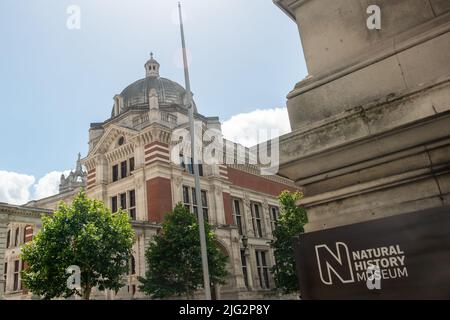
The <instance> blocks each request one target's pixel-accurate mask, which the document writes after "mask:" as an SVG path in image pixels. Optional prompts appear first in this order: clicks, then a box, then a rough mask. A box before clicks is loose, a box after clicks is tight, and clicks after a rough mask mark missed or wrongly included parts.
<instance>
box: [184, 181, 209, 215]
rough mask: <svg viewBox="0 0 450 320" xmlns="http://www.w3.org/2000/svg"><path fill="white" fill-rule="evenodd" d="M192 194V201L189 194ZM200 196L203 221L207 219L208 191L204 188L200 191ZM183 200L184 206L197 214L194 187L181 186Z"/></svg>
mask: <svg viewBox="0 0 450 320" xmlns="http://www.w3.org/2000/svg"><path fill="white" fill-rule="evenodd" d="M190 195H192V202H191V201H190V200H191V199H190V198H189V196H190ZM201 197H202V211H203V219H205V221H209V217H208V193H207V192H206V191H205V190H202V191H201ZM183 201H184V206H185V207H186V208H187V209H188V210H189V211H190V212H193V213H194V214H195V215H197V214H198V210H197V197H196V194H195V188H191V187H187V186H183Z"/></svg>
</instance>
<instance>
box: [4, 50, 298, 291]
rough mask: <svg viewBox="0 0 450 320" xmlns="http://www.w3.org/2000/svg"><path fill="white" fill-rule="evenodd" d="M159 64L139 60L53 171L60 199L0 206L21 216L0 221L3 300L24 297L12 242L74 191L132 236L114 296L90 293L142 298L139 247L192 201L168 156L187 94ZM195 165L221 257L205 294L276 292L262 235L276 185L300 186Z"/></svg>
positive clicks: (189, 181)
mask: <svg viewBox="0 0 450 320" xmlns="http://www.w3.org/2000/svg"><path fill="white" fill-rule="evenodd" d="M159 69H160V65H159V63H158V62H157V61H156V60H155V59H153V56H152V57H151V59H150V60H149V61H147V63H146V64H145V75H146V76H145V78H143V79H141V80H138V81H136V82H134V83H133V84H131V85H130V86H128V87H127V88H125V89H124V90H123V92H122V93H121V94H119V95H116V96H115V97H114V106H113V108H112V112H111V117H110V118H109V119H107V120H106V121H104V122H101V123H93V124H91V127H90V130H89V151H88V154H87V156H86V157H85V158H84V159H80V157H79V158H78V161H77V164H76V170H75V171H74V172H71V173H70V175H69V176H68V177H64V176H62V177H61V184H60V193H59V194H58V195H55V196H52V197H49V198H46V199H41V200H37V201H33V202H30V203H28V204H27V205H25V206H21V207H20V206H9V205H3V204H2V205H0V220H1V219H2V217H3V218H4V217H8V215H7V214H4V213H6V212H14V214H15V215H16V216H18V217H21V218H20V219H14V218H10V220H11V221H13V222H11V223H5V224H4V225H7V230H6V234H7V239H6V240H5V242H6V246H5V247H6V251H5V263H4V266H3V267H4V270H5V279H6V283H5V297H6V298H10V299H20V298H32V295H31V294H28V293H27V292H24V291H23V290H22V287H21V283H20V272H19V271H20V270H21V269H22V268H23V265H22V262H21V261H20V258H19V254H20V245H21V244H23V243H24V242H26V241H29V240H30V239H32V236H33V233H34V234H35V233H36V231H37V230H38V229H39V227H40V219H39V214H42V213H43V214H51V210H54V209H56V208H57V205H58V203H59V202H60V201H66V202H70V201H71V200H72V199H73V197H74V195H75V194H76V193H77V192H78V191H79V190H80V189H81V188H82V187H85V190H86V192H87V194H88V196H89V197H91V198H96V199H100V200H102V201H104V202H105V203H106V204H108V205H109V207H110V208H111V209H112V211H113V212H114V211H117V210H118V208H123V209H125V210H126V211H127V212H128V213H129V216H130V220H131V223H132V225H133V228H134V230H135V232H136V241H135V244H134V248H133V249H134V257H133V259H132V261H131V264H130V265H131V268H130V271H129V275H128V276H127V284H126V286H124V287H123V288H122V290H121V291H120V292H119V293H118V294H117V295H116V294H114V293H113V292H109V291H107V292H96V293H95V298H96V299H132V298H142V299H144V298H146V297H145V296H144V295H143V294H142V293H140V292H139V290H138V285H139V283H138V280H137V277H138V276H144V274H145V268H146V265H145V258H144V253H145V249H146V247H147V246H148V244H149V242H150V241H151V239H152V237H153V236H154V235H155V234H156V233H157V232H158V230H159V228H160V226H161V222H162V221H163V219H164V214H165V213H167V212H169V211H171V210H172V209H173V207H174V206H175V204H177V203H179V202H182V203H184V204H185V205H186V206H187V207H188V208H189V209H190V210H191V211H192V212H196V211H197V206H198V204H197V203H196V202H195V196H194V188H193V187H194V177H193V174H192V166H191V165H190V163H189V161H181V162H180V164H175V163H174V161H171V157H172V150H173V148H174V144H173V143H172V142H171V139H172V134H173V132H174V131H175V130H177V129H183V128H186V127H188V123H187V122H188V110H187V108H186V107H185V103H184V98H185V93H186V91H185V89H184V88H183V87H182V86H181V85H179V84H177V83H176V82H173V81H171V80H169V79H166V78H163V77H160V74H159ZM195 118H196V121H200V122H201V124H202V127H203V130H207V129H217V130H220V128H221V124H220V122H219V119H218V118H217V117H205V116H203V115H201V114H199V113H197V110H196V112H195ZM233 145H235V144H233ZM235 146H236V147H237V145H235ZM240 147H242V146H240ZM247 151H248V150H247ZM187 159H189V158H187ZM82 166H84V167H85V168H86V172H85V171H83V169H82ZM200 171H201V172H200V173H201V189H202V204H201V207H202V211H203V214H204V215H205V217H206V218H207V219H208V221H209V223H210V224H211V225H212V226H213V228H214V230H215V233H216V235H217V240H218V243H219V246H220V248H221V249H222V250H223V252H225V253H226V255H227V256H228V257H229V263H228V271H229V277H228V279H227V283H226V285H224V286H222V287H220V288H213V289H214V290H213V295H214V296H215V297H216V298H221V299H238V298H246V299H247V298H248V299H263V298H276V297H274V296H273V292H272V291H271V289H272V288H273V279H272V277H271V274H270V272H269V269H270V267H272V265H273V264H274V258H273V253H272V250H271V248H270V246H269V241H270V240H272V230H273V227H274V222H275V220H276V219H277V217H278V201H277V196H278V195H279V194H280V193H281V191H283V190H291V191H294V190H297V189H298V188H297V187H296V186H295V184H294V183H293V182H292V181H291V180H288V179H285V178H282V177H280V176H262V175H260V174H259V173H260V170H259V168H258V167H257V166H255V165H250V164H246V165H243V164H218V165H206V164H203V165H201V170H200ZM37 208H40V209H37ZM16 221H19V222H16ZM0 231H1V230H0ZM0 240H1V239H0ZM0 253H1V252H0ZM0 271H1V270H0ZM0 285H1V283H0ZM0 293H1V292H0Z"/></svg>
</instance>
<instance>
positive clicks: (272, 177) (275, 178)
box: [227, 164, 298, 188]
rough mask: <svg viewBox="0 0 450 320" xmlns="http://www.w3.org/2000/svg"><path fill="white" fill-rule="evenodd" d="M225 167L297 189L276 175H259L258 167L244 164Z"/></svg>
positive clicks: (291, 182) (288, 181)
mask: <svg viewBox="0 0 450 320" xmlns="http://www.w3.org/2000/svg"><path fill="white" fill-rule="evenodd" d="M227 167H230V168H233V169H236V170H240V171H243V172H246V173H249V174H253V175H255V176H259V177H261V178H264V179H267V180H270V181H273V182H277V183H281V184H285V185H287V186H290V187H293V188H298V186H297V185H296V184H295V183H294V182H293V181H292V180H289V179H287V178H284V177H281V176H276V175H267V176H265V175H261V173H260V168H259V167H258V166H255V165H248V164H247V165H244V164H228V165H227Z"/></svg>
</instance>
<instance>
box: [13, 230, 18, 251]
mask: <svg viewBox="0 0 450 320" xmlns="http://www.w3.org/2000/svg"><path fill="white" fill-rule="evenodd" d="M18 245H19V228H16V233H15V234H14V247H17V246H18Z"/></svg>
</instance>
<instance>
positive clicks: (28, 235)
mask: <svg viewBox="0 0 450 320" xmlns="http://www.w3.org/2000/svg"><path fill="white" fill-rule="evenodd" d="M31 240H33V226H30V225H27V226H26V227H25V229H24V231H23V243H27V242H29V241H31Z"/></svg>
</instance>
